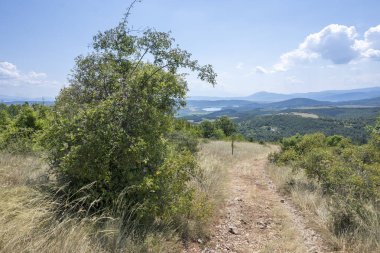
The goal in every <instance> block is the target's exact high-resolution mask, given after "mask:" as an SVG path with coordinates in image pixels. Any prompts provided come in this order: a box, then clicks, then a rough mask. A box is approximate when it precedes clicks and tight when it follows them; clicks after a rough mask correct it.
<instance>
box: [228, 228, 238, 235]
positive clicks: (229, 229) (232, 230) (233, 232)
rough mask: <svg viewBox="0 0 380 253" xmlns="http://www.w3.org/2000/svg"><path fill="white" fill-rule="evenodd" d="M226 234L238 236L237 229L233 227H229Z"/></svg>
mask: <svg viewBox="0 0 380 253" xmlns="http://www.w3.org/2000/svg"><path fill="white" fill-rule="evenodd" d="M228 232H230V233H231V234H234V235H237V234H238V231H237V228H236V227H234V226H230V227H229V228H228Z"/></svg>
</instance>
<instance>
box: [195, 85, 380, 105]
mask: <svg viewBox="0 0 380 253" xmlns="http://www.w3.org/2000/svg"><path fill="white" fill-rule="evenodd" d="M376 97H380V87H370V88H361V89H351V90H327V91H319V92H305V93H290V94H281V93H272V92H265V91H261V92H257V93H254V94H252V95H249V96H245V97H206V96H193V97H189V100H208V101H217V100H248V101H254V102H260V103H265V102H267V103H270V102H279V101H284V100H289V99H293V98H309V99H314V100H320V101H329V102H343V101H352V100H362V99H370V98H376Z"/></svg>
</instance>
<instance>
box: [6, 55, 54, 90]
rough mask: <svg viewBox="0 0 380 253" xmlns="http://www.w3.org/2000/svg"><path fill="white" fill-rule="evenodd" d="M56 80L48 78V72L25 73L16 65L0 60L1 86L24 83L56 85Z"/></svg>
mask: <svg viewBox="0 0 380 253" xmlns="http://www.w3.org/2000/svg"><path fill="white" fill-rule="evenodd" d="M56 84H57V82H56V81H49V80H47V74H46V73H38V72H35V71H30V72H28V73H23V72H21V71H19V70H18V68H17V67H16V65H14V64H12V63H10V62H6V61H0V85H1V86H13V87H15V86H22V85H29V86H31V85H34V86H47V85H56Z"/></svg>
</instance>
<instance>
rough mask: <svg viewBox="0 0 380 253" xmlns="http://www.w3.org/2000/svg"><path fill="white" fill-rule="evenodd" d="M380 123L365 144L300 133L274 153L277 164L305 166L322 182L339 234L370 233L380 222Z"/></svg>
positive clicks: (312, 176)
mask: <svg viewBox="0 0 380 253" xmlns="http://www.w3.org/2000/svg"><path fill="white" fill-rule="evenodd" d="M379 125H380V120H378V121H377V124H376V126H375V127H374V128H373V130H372V134H371V136H372V138H371V140H370V142H369V143H368V144H365V145H355V144H352V143H351V141H350V140H349V139H347V138H344V137H342V136H336V135H335V136H330V137H326V136H325V135H323V134H321V133H315V134H308V135H304V136H300V135H296V136H293V137H290V138H285V139H283V140H282V141H281V147H282V150H281V151H280V152H279V153H276V154H272V155H271V156H270V159H271V160H272V161H274V162H276V163H277V164H281V165H284V164H288V165H290V166H292V167H293V169H296V170H298V169H302V170H304V172H305V174H306V175H307V177H308V178H309V179H312V180H317V181H318V182H319V183H320V185H321V186H322V189H323V192H324V193H325V194H327V195H328V196H330V198H331V199H332V201H331V204H330V208H331V213H332V219H333V221H332V224H333V227H332V230H333V231H334V232H335V233H336V234H343V233H346V234H347V233H353V231H356V232H357V231H359V230H360V231H361V233H362V234H366V233H367V234H368V233H369V234H370V233H372V232H373V231H371V229H370V228H371V227H373V226H372V225H371V224H373V223H374V222H375V223H377V226H379V225H380V219H378V217H379V216H380V215H379V214H380V209H379V205H378V203H379V201H380V147H379V146H377V140H378V136H379V133H378V132H377V131H376V130H375V129H376V128H377V127H379ZM368 206H372V207H373V208H368ZM374 217H375V218H374ZM366 228H367V229H366Z"/></svg>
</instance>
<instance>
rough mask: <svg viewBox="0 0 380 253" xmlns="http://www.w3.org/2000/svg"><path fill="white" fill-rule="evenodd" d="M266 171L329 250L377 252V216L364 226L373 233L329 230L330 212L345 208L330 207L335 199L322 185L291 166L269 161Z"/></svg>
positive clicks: (378, 237)
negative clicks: (277, 164)
mask: <svg viewBox="0 0 380 253" xmlns="http://www.w3.org/2000/svg"><path fill="white" fill-rule="evenodd" d="M267 171H268V174H269V176H270V178H271V180H272V181H273V182H274V184H275V185H276V186H277V188H278V190H279V191H280V192H281V193H283V194H284V195H286V196H289V197H290V198H291V200H292V202H293V203H294V204H295V205H296V206H297V207H298V208H299V209H300V210H301V211H302V212H303V213H304V214H305V215H306V216H307V218H308V220H309V221H310V224H309V225H310V226H311V227H312V228H313V229H314V230H315V231H317V232H318V233H319V234H321V235H322V237H323V238H324V241H325V242H327V243H328V244H329V247H330V248H331V249H333V250H340V251H342V252H379V251H380V241H379V239H380V227H379V226H378V225H377V221H378V217H372V220H373V224H372V226H371V227H367V228H366V229H368V230H371V231H372V233H371V234H372V235H373V236H368V234H367V236H363V235H362V234H361V233H360V231H358V230H357V231H353V232H351V233H350V234H340V235H336V234H334V233H333V232H332V231H333V227H334V224H333V214H332V212H334V211H339V212H343V211H344V210H343V209H342V210H332V209H331V207H330V204H331V203H330V202H332V201H336V199H334V200H333V199H331V198H330V197H329V196H328V195H326V194H323V190H322V188H321V186H320V185H319V184H318V183H317V182H316V181H314V180H310V179H308V178H307V177H306V175H305V174H304V172H303V171H302V170H298V171H297V172H295V171H293V170H292V169H291V168H290V167H286V166H284V167H279V166H276V165H274V164H268V166H267ZM367 208H369V209H371V208H373V207H370V206H368V207H367ZM372 213H375V212H372ZM367 218H368V217H367ZM363 225H364V222H363ZM353 238H354V239H353ZM374 245H375V246H374ZM376 245H377V246H376Z"/></svg>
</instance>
